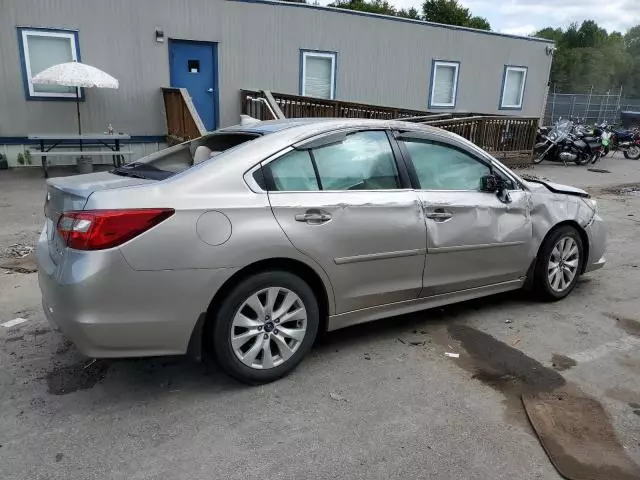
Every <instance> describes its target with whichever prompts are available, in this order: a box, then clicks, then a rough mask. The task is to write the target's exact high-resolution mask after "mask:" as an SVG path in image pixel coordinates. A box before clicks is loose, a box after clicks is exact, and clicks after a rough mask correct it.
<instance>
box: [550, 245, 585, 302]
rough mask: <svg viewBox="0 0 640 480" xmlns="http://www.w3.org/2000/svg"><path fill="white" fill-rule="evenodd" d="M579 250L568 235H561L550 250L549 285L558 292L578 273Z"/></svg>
mask: <svg viewBox="0 0 640 480" xmlns="http://www.w3.org/2000/svg"><path fill="white" fill-rule="evenodd" d="M579 264H580V250H579V248H578V244H577V242H576V241H575V240H574V239H573V238H572V237H569V236H566V237H561V238H560V239H559V240H558V241H557V242H556V244H555V245H554V247H553V250H551V255H550V256H549V263H548V265H547V279H548V281H549V286H550V287H551V288H552V289H553V290H554V291H555V292H558V293H562V292H564V291H565V290H566V289H567V288H569V287H570V286H571V284H572V282H573V280H574V278H575V277H576V275H577V273H578V266H579Z"/></svg>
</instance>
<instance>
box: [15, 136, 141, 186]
mask: <svg viewBox="0 0 640 480" xmlns="http://www.w3.org/2000/svg"><path fill="white" fill-rule="evenodd" d="M27 138H28V139H29V140H35V141H37V142H38V143H39V144H40V151H32V152H31V154H32V155H34V156H36V157H38V156H39V157H41V158H42V171H43V173H44V178H47V177H48V176H49V171H48V169H47V157H80V156H85V157H89V156H90V157H97V156H101V155H109V154H111V156H112V159H113V166H114V167H119V166H121V165H123V164H124V156H125V155H133V152H132V151H131V150H120V142H121V141H123V140H130V139H131V136H130V135H127V134H125V133H113V134H108V133H82V134H78V133H75V134H73V133H72V134H69V133H64V134H35V133H34V134H30V135H28V137H27ZM70 146H73V147H80V150H73V151H68V150H67V151H58V152H52V150H53V149H54V148H56V147H63V148H67V147H70ZM95 146H104V147H107V148H108V149H109V150H106V151H105V150H98V151H96V150H89V151H86V150H84V148H83V147H95Z"/></svg>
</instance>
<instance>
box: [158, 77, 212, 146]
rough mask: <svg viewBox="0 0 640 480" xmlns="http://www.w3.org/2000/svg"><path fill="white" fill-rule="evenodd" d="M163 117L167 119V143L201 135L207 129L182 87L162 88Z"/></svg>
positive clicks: (171, 143)
mask: <svg viewBox="0 0 640 480" xmlns="http://www.w3.org/2000/svg"><path fill="white" fill-rule="evenodd" d="M162 98H163V100H164V111H165V118H166V120H167V143H168V144H169V145H175V144H177V143H182V142H184V141H186V140H192V139H194V138H198V137H201V136H202V135H204V134H205V133H206V131H207V129H206V128H205V127H204V124H203V123H202V120H201V119H200V115H198V112H197V111H196V108H195V106H194V105H193V102H192V100H191V96H190V95H189V93H188V92H187V90H186V89H184V88H162Z"/></svg>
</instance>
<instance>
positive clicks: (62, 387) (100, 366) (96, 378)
mask: <svg viewBox="0 0 640 480" xmlns="http://www.w3.org/2000/svg"><path fill="white" fill-rule="evenodd" d="M108 370H109V363H107V362H106V361H104V360H102V361H101V360H97V361H95V362H93V363H91V364H87V363H86V362H83V363H78V364H75V365H69V366H65V367H58V368H55V369H54V370H52V371H50V372H49V373H48V374H47V377H46V378H47V385H48V387H49V393H51V394H52V395H67V394H68V393H73V392H77V391H78V390H88V389H90V388H93V387H94V386H95V385H96V384H97V383H99V382H100V381H102V380H103V379H104V378H105V377H106V375H107V371H108Z"/></svg>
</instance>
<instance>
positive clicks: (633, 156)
mask: <svg viewBox="0 0 640 480" xmlns="http://www.w3.org/2000/svg"><path fill="white" fill-rule="evenodd" d="M624 158H626V159H627V160H638V159H639V158H640V146H638V145H633V146H632V147H630V148H629V149H628V150H625V151H624Z"/></svg>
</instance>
